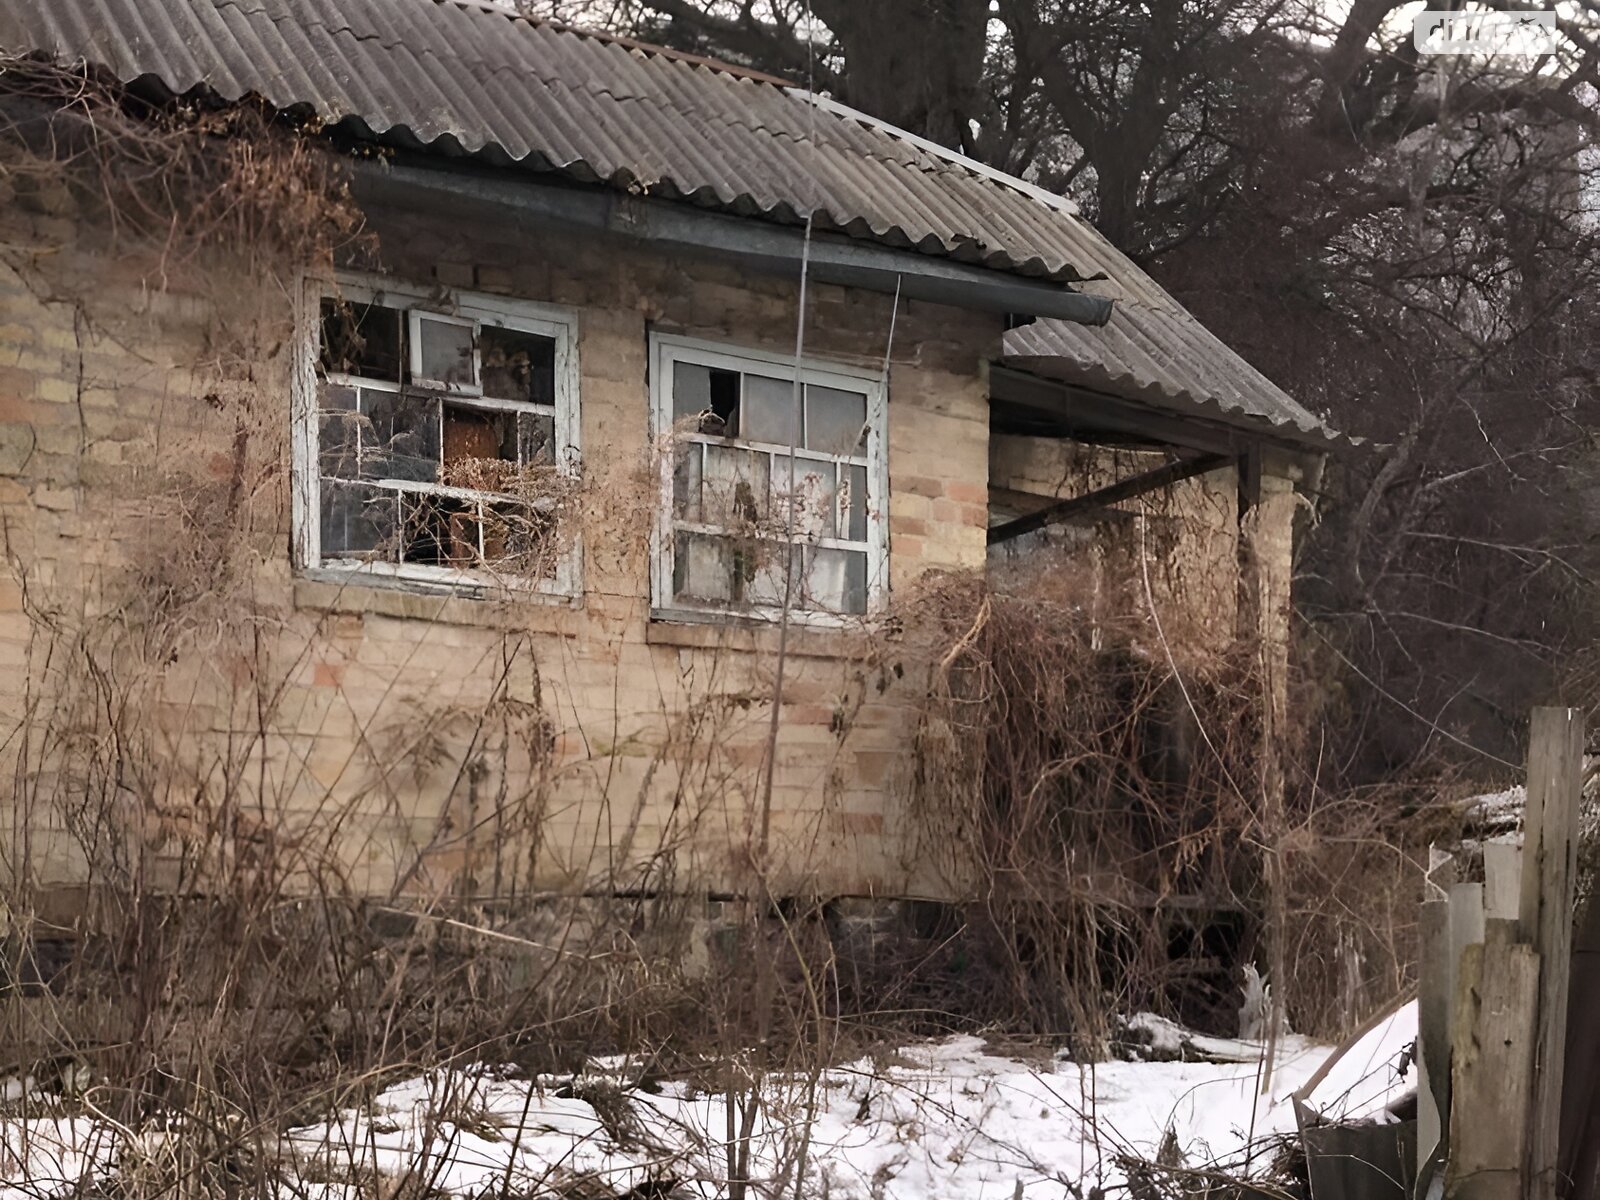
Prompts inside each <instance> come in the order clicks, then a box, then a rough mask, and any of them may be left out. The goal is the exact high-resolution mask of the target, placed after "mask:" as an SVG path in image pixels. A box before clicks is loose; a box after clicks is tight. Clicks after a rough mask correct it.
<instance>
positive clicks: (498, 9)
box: [432, 0, 795, 88]
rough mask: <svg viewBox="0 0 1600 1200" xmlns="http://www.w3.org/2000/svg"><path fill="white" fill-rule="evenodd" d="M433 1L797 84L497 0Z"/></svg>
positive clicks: (723, 71)
mask: <svg viewBox="0 0 1600 1200" xmlns="http://www.w3.org/2000/svg"><path fill="white" fill-rule="evenodd" d="M432 2H433V3H434V4H435V5H437V6H438V7H441V8H442V7H444V6H445V5H447V4H452V5H454V6H455V7H457V8H461V9H472V10H473V11H475V12H483V13H489V14H492V15H494V16H498V17H504V18H506V20H508V21H521V22H523V23H525V24H528V25H538V26H541V27H543V28H545V29H553V30H555V31H556V32H557V33H570V34H572V35H573V36H574V37H581V38H588V39H590V40H591V41H596V42H606V43H609V44H611V45H614V46H621V47H622V48H623V49H625V50H637V51H639V52H640V53H641V54H649V55H652V56H655V57H659V58H669V59H673V60H676V61H678V62H684V63H688V64H689V65H691V66H696V67H707V68H709V69H710V70H713V71H716V72H718V73H720V74H723V75H732V76H735V77H737V78H740V79H749V80H751V81H753V82H755V83H768V84H771V85H773V86H774V87H780V88H792V87H794V86H795V84H794V81H793V80H789V79H783V78H781V77H779V76H777V75H770V74H768V73H767V72H765V71H757V70H755V69H754V68H753V67H741V66H739V65H738V64H737V63H731V62H724V61H723V60H722V59H720V58H712V57H710V56H709V55H705V54H693V53H691V52H689V51H687V50H674V49H673V48H672V47H671V46H661V45H657V44H656V43H655V42H646V41H642V40H640V39H639V38H632V37H627V36H625V35H624V34H620V33H607V32H605V31H604V30H600V29H590V28H587V27H585V26H582V25H570V24H568V23H567V22H565V21H556V20H552V19H550V18H548V17H535V16H530V15H528V14H527V13H520V12H517V11H516V10H515V9H512V8H507V7H506V6H505V5H503V4H498V3H496V2H495V0H432Z"/></svg>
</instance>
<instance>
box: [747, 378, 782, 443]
mask: <svg viewBox="0 0 1600 1200" xmlns="http://www.w3.org/2000/svg"><path fill="white" fill-rule="evenodd" d="M794 417H795V403H794V384H793V383H791V382H790V381H789V380H787V379H772V378H769V377H768V376H766V375H751V374H749V373H748V372H747V373H746V374H745V377H744V420H743V423H742V424H741V425H740V431H741V432H740V434H739V436H740V437H742V438H746V439H748V440H749V441H752V442H772V443H774V444H776V445H779V446H788V445H791V444H793V439H794V436H795V433H796V430H795V421H794Z"/></svg>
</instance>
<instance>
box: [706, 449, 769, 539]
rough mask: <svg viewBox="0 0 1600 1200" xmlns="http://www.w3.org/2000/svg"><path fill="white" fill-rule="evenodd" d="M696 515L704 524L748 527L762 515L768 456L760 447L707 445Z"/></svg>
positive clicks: (765, 491)
mask: <svg viewBox="0 0 1600 1200" xmlns="http://www.w3.org/2000/svg"><path fill="white" fill-rule="evenodd" d="M705 450H706V457H705V477H704V479H703V480H702V481H701V490H700V517H699V520H701V521H704V522H705V523H706V524H708V525H720V526H722V527H723V528H725V529H739V528H744V529H749V528H750V527H751V526H753V525H755V524H756V523H757V522H759V521H761V519H762V518H763V517H765V516H766V509H767V494H768V491H769V490H770V485H769V484H768V463H769V461H770V460H769V457H768V456H767V455H766V454H764V453H762V452H761V451H760V450H741V449H738V448H737V447H734V446H707V447H706V448H705Z"/></svg>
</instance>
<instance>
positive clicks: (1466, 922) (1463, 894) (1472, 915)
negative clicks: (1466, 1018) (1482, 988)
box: [1450, 883, 1483, 995]
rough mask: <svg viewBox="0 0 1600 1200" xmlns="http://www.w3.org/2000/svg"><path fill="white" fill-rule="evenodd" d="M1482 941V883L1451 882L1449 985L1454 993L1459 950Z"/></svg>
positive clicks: (1459, 955) (1459, 958)
mask: <svg viewBox="0 0 1600 1200" xmlns="http://www.w3.org/2000/svg"><path fill="white" fill-rule="evenodd" d="M1481 941H1483V884H1481V883H1453V884H1451V885H1450V987H1451V993H1450V994H1451V995H1454V994H1455V991H1454V989H1455V981H1456V973H1457V970H1458V965H1459V964H1460V962H1461V952H1462V951H1463V950H1465V949H1466V948H1467V947H1468V946H1470V945H1472V944H1474V943H1475V942H1481Z"/></svg>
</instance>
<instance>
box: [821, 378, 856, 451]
mask: <svg viewBox="0 0 1600 1200" xmlns="http://www.w3.org/2000/svg"><path fill="white" fill-rule="evenodd" d="M806 448H807V449H808V450H821V451H822V452H823V453H825V454H838V455H856V456H859V455H863V454H865V453H866V452H867V398H866V396H864V395H862V394H861V393H860V392H845V391H840V390H839V389H838V388H830V387H818V386H817V385H816V384H807V385H806Z"/></svg>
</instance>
